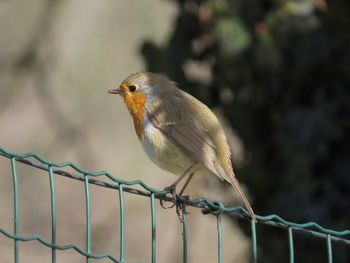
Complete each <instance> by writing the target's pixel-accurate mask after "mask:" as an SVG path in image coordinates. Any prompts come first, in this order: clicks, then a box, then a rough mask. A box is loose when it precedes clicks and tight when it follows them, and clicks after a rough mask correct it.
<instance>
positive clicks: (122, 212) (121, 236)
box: [118, 184, 125, 262]
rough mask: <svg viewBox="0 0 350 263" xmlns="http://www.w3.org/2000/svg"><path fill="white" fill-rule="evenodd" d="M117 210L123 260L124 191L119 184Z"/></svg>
mask: <svg viewBox="0 0 350 263" xmlns="http://www.w3.org/2000/svg"><path fill="white" fill-rule="evenodd" d="M118 188H119V208H120V209H119V211H120V261H121V262H124V231H125V225H124V192H123V185H122V184H119V186H118Z"/></svg>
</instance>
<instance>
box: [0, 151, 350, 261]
mask: <svg viewBox="0 0 350 263" xmlns="http://www.w3.org/2000/svg"><path fill="white" fill-rule="evenodd" d="M0 155H2V156H4V157H7V158H12V157H15V158H16V161H18V162H21V163H24V164H28V165H31V166H33V167H36V168H39V169H42V170H45V171H48V170H49V166H52V167H65V166H70V167H72V168H73V169H75V170H76V171H77V172H79V173H82V174H87V175H91V176H92V177H98V176H102V175H105V176H106V177H108V178H109V179H111V180H112V181H113V182H116V183H117V184H114V183H108V182H104V181H100V180H97V179H94V178H89V183H91V184H95V185H98V186H103V187H107V188H111V189H115V190H119V188H118V187H119V184H123V185H128V186H132V185H140V186H142V187H143V188H144V189H145V190H147V191H144V190H139V189H135V188H132V187H125V186H124V187H123V190H124V191H125V192H128V193H131V194H136V195H142V196H148V197H150V196H151V195H152V193H153V194H154V198H156V199H160V200H164V201H170V202H171V201H172V200H173V199H172V198H171V197H168V196H166V194H167V193H169V191H168V190H163V191H161V190H157V189H155V188H152V187H150V186H148V185H146V184H145V183H144V182H142V181H141V180H133V181H126V180H123V179H119V178H115V177H113V176H112V175H111V174H109V173H108V172H105V171H100V172H95V173H94V172H91V171H87V170H84V169H81V168H80V167H78V166H77V165H75V164H74V163H72V162H63V163H55V162H51V161H48V160H45V159H44V158H42V157H41V156H39V155H38V154H36V153H26V154H18V153H14V152H9V151H6V150H4V149H3V148H1V147H0ZM30 157H33V158H35V159H36V160H38V161H39V162H41V163H44V164H45V165H42V164H40V163H37V162H34V161H31V160H28V159H25V158H30ZM46 165H47V166H46ZM52 172H53V173H55V174H59V175H62V176H65V177H69V178H72V179H75V180H80V181H84V176H81V175H77V174H73V173H70V172H67V171H64V170H60V169H52ZM178 201H179V202H180V203H185V204H186V205H188V206H193V207H197V208H201V209H202V213H203V214H214V215H217V214H221V213H227V214H230V215H233V216H235V217H239V218H243V219H247V220H249V214H248V212H247V211H246V210H245V209H244V208H242V207H229V208H228V207H225V206H224V205H223V203H221V202H219V201H210V200H208V199H205V198H199V199H195V200H188V199H186V198H185V197H182V196H178ZM257 219H258V222H259V223H262V224H266V225H270V226H273V227H278V228H284V229H288V227H293V231H297V232H302V233H305V234H309V235H312V236H315V237H320V238H324V239H327V236H328V235H329V234H330V235H332V237H331V240H332V241H335V242H340V243H343V244H347V245H350V240H349V239H346V238H341V237H340V236H347V235H350V230H343V231H335V230H330V229H327V228H324V227H322V226H320V225H319V224H317V223H315V222H308V223H304V224H297V223H293V222H288V221H286V220H284V219H282V218H281V217H279V216H277V215H268V216H257ZM309 228H314V229H315V230H313V229H309ZM51 245H52V244H51ZM89 256H90V255H89ZM92 257H93V256H92Z"/></svg>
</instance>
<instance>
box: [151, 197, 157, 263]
mask: <svg viewBox="0 0 350 263" xmlns="http://www.w3.org/2000/svg"><path fill="white" fill-rule="evenodd" d="M151 220H152V263H156V261H157V259H156V258H157V250H156V249H157V240H156V234H157V233H156V223H157V222H156V208H155V203H154V193H152V194H151Z"/></svg>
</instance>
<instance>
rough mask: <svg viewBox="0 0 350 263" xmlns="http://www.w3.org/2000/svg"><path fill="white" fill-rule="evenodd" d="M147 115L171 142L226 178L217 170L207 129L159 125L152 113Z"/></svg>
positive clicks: (179, 125)
mask: <svg viewBox="0 0 350 263" xmlns="http://www.w3.org/2000/svg"><path fill="white" fill-rule="evenodd" d="M147 115H148V118H149V120H150V121H151V122H152V124H153V125H154V126H155V127H157V128H158V129H159V130H161V131H162V132H163V133H164V135H165V136H166V137H167V138H168V139H169V140H170V141H171V142H172V143H174V144H175V145H176V146H178V147H179V148H180V149H181V150H183V151H184V152H186V153H188V154H189V155H190V156H191V157H192V158H193V159H195V160H196V161H198V162H200V163H202V164H203V165H204V166H205V167H206V168H208V169H209V170H210V171H211V172H213V173H214V174H216V175H218V176H219V177H220V179H222V180H224V179H226V178H224V177H223V174H222V173H219V172H218V170H217V163H216V162H217V161H216V159H217V156H216V150H215V145H214V142H213V140H212V139H211V138H210V136H209V135H208V133H207V131H205V130H203V129H200V128H197V127H196V126H195V125H194V124H192V125H189V124H186V123H167V124H162V125H161V124H160V123H159V121H158V120H157V118H156V117H155V116H154V115H152V114H151V113H149V112H147ZM225 177H226V176H225Z"/></svg>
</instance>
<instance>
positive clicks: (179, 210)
mask: <svg viewBox="0 0 350 263" xmlns="http://www.w3.org/2000/svg"><path fill="white" fill-rule="evenodd" d="M183 197H184V198H185V199H186V201H189V200H190V196H189V195H185V196H183ZM176 214H177V216H178V218H179V220H180V222H181V223H183V215H188V214H189V212H188V211H187V210H186V203H185V202H181V203H180V202H176Z"/></svg>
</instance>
